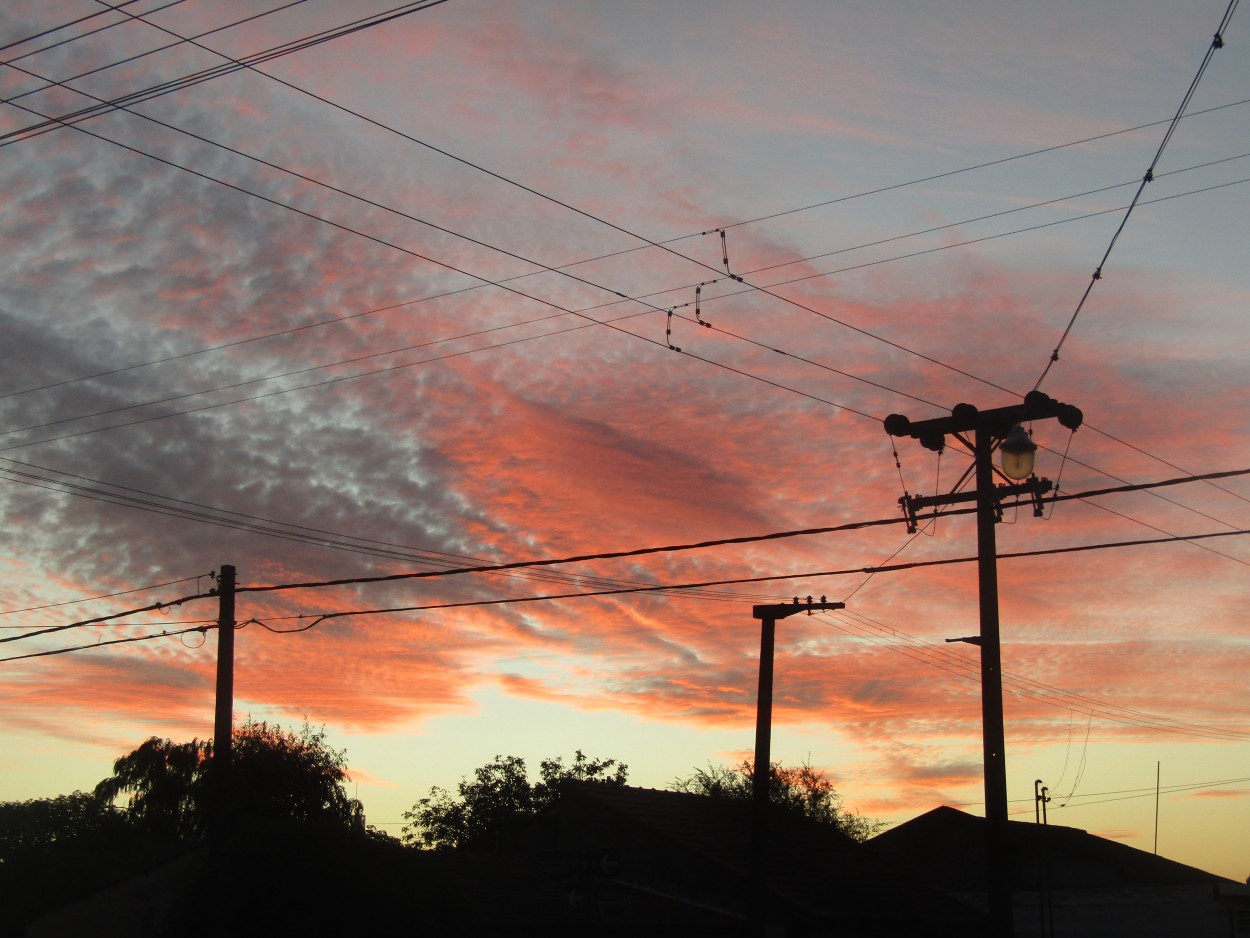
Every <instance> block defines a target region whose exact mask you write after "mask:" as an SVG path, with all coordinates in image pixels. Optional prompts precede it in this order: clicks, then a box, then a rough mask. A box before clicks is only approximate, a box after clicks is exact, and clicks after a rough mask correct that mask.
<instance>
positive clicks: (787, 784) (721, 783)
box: [669, 759, 886, 841]
mask: <svg viewBox="0 0 1250 938" xmlns="http://www.w3.org/2000/svg"><path fill="white" fill-rule="evenodd" d="M754 774H755V765H754V763H753V762H751V760H749V759H747V760H744V761H743V762H742V763H741V764H740V765H736V766H733V767H730V766H725V765H708V767H707V768H706V769H695V770H694V774H693V775H690V776H687V777H686V778H678V779H674V780H673V782H672V783H671V784H670V785H669V788H670V789H671V790H673V791H684V792H690V793H693V794H698V795H709V796H711V797H713V798H731V799H734V800H738V801H750V800H751V796H752V792H753V776H754ZM768 799H769V801H770V802H771V803H772V804H774V805H777V806H779V807H780V808H782V810H785V811H788V812H790V813H792V814H800V815H803V816H804V817H807V818H811V819H812V820H813V821H817V822H819V823H821V824H829V825H831V826H832V827H836V828H837V829H838V830H840V831H842V833H844V834H846V835H847V836H849V837H851V838H853V839H855V840H858V841H865V840H868V839H869V838H870V837H872V836H873V835H874V834H877V833H879V832H880V830H881V829H882V828H883V827H885V826H886V822H884V821H876V820H873V819H872V818H866V817H864V816H863V815H862V814H858V813H855V814H852V813H850V812H848V811H844V810H843V809H842V796H841V795H840V794H838V791H837V789H835V788H834V787H833V782H831V781H830V780H829V777H828V776H827V775H826V774H825V773H824V772H823V771H822V770H820V769H816V768H813V767H812V766H811V765H810V764H809V763H806V762H804V763H803V764H802V765H798V766H791V767H786V766H783V765H782V764H781V763H779V762H774V763H771V764H770V765H769V767H768Z"/></svg>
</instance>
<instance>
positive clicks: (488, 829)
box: [403, 749, 629, 849]
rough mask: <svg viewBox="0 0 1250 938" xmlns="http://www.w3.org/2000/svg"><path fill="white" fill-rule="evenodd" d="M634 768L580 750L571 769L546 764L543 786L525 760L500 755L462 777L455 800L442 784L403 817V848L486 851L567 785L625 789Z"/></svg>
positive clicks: (541, 772)
mask: <svg viewBox="0 0 1250 938" xmlns="http://www.w3.org/2000/svg"><path fill="white" fill-rule="evenodd" d="M628 774H629V766H627V765H625V764H624V763H618V762H617V761H616V760H615V759H598V758H595V759H589V758H587V757H586V756H585V755H584V754H583V753H582V751H581V750H580V749H578V750H577V752H576V754H575V755H574V757H573V762H572V764H570V765H565V764H564V760H563V758H562V757H559V756H557V757H556V758H554V759H544V760H543V761H542V762H541V763H540V765H539V781H538V782H535V783H531V782H530V780H529V773H528V771H527V770H526V767H525V760H524V759H522V758H520V757H519V756H498V755H497V756H495V758H494V761H492V762H488V763H487V764H486V765H483V766H480V767H478V768H477V769H474V770H473V778H472V780H470V779H468V778H462V779H461V780H460V783H459V784H458V785H457V786H456V794H455V795H453V794H452V793H451V792H449V791H447V790H446V789H445V788H439V787H438V786H437V785H436V786H434V787H432V788H431V789H430V794H429V797H426V798H422V799H421V800H420V801H418V802H417V803H416V804H414V805H413V806H412V810H411V811H405V812H404V819H405V820H406V821H409V822H410V823H409V824H407V825H406V826H405V827H404V828H403V840H404V843H406V844H409V845H410V846H415V847H426V848H433V849H449V848H468V849H483V848H487V847H489V846H490V845H491V843H492V841H493V839H494V838H495V837H496V836H497V834H498V832H499V831H500V830H501V829H502V828H503V827H505V826H506V825H508V824H511V823H513V822H515V821H516V820H517V819H518V818H525V817H530V816H532V815H535V814H537V813H539V812H540V811H542V810H543V809H544V808H546V807H547V806H549V805H551V804H554V803H555V802H556V801H557V800H558V799H559V797H560V783H561V782H563V781H565V780H576V781H583V782H585V781H593V782H604V783H606V784H610V785H624V784H625V780H626V778H627V777H628Z"/></svg>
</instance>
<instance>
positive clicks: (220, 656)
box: [211, 564, 235, 843]
mask: <svg viewBox="0 0 1250 938" xmlns="http://www.w3.org/2000/svg"><path fill="white" fill-rule="evenodd" d="M234 586H235V571H234V566H233V565H232V564H222V565H221V573H220V574H218V576H217V599H218V611H217V700H216V710H215V713H214V719H213V764H212V797H213V800H212V808H211V811H212V814H211V822H212V827H211V830H212V834H213V838H214V841H216V842H217V843H220V842H221V841H223V840H224V839H225V835H226V832H227V830H228V828H229V823H230V820H229V809H228V805H229V803H230V761H231V755H232V753H233V749H234Z"/></svg>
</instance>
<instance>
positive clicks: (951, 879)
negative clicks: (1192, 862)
mask: <svg viewBox="0 0 1250 938" xmlns="http://www.w3.org/2000/svg"><path fill="white" fill-rule="evenodd" d="M1008 827H1009V833H1010V837H1009V841H1008V851H1007V855H1006V858H1005V860H1006V863H1007V865H1008V877H1009V881H1010V883H1011V888H1012V895H1013V900H1014V907H1015V930H1016V935H1017V938H1032V936H1041V938H1086V936H1088V938H1106V936H1118V935H1132V936H1134V938H1154V936H1158V938H1173V936H1180V935H1183V936H1185V938H1203V936H1211V938H1233V936H1236V938H1244V936H1250V887H1248V886H1246V885H1244V884H1242V883H1238V882H1236V881H1234V880H1231V879H1225V878H1224V877H1222V876H1216V875H1215V874H1214V873H1207V872H1205V871H1203V870H1199V869H1195V868H1194V867H1192V866H1185V865H1184V864H1182V863H1177V862H1175V861H1173V860H1168V859H1166V858H1165V857H1160V856H1156V855H1154V854H1150V853H1146V852H1145V851H1143V850H1137V849H1135V848H1133V847H1129V846H1127V845H1126V844H1122V843H1117V842H1116V841H1114V840H1107V839H1105V838H1102V837H1095V836H1094V835H1092V834H1089V833H1086V832H1085V831H1083V830H1078V829H1077V828H1074V827H1061V826H1058V825H1053V824H1052V825H1044V824H1033V823H1026V822H1021V821H1012V822H1009V825H1008ZM985 832H986V823H985V819H984V818H980V817H976V816H974V815H970V814H965V813H964V812H962V811H958V810H956V809H955V808H949V807H941V808H936V809H934V810H933V811H930V812H928V813H927V814H922V815H921V816H920V817H917V818H914V819H913V820H910V821H908V822H906V823H904V824H900V825H898V826H897V827H893V828H890V829H889V830H886V831H884V832H883V833H881V834H878V835H877V836H876V837H874V838H873V839H872V840H870V841H869V842H868V843H867V844H866V846H867V847H868V849H869V851H870V852H872V853H873V854H874V855H875V856H876V857H877V858H878V859H880V860H881V861H883V862H887V863H889V864H891V865H892V866H894V867H896V868H897V869H899V870H900V871H902V872H904V873H905V874H906V875H911V876H919V877H923V878H924V881H925V882H927V883H929V884H930V885H932V886H935V887H937V888H940V889H941V890H943V891H944V892H946V893H947V894H948V895H949V896H951V897H953V898H957V899H959V900H961V901H964V902H967V903H971V904H973V905H975V906H977V907H978V908H981V909H984V908H985V907H986V853H985Z"/></svg>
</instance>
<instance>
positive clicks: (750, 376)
mask: <svg viewBox="0 0 1250 938" xmlns="http://www.w3.org/2000/svg"><path fill="white" fill-rule="evenodd" d="M128 15H129V14H128ZM171 35H175V38H178V36H176V34H171ZM201 48H205V49H206V46H201ZM231 61H235V60H231ZM260 74H264V73H260ZM275 80H276V79H275ZM279 81H280V80H279ZM281 84H287V83H281ZM296 90H301V91H302V89H296ZM314 96H316V95H314ZM319 100H325V99H320V98H319ZM326 103H329V101H326ZM329 104H332V103H329ZM335 106H337V105H335ZM349 113H354V111H349ZM357 116H361V115H357ZM366 120H367V119H366ZM1174 123H1175V119H1174ZM104 139H108V138H104ZM113 143H115V141H113ZM416 143H421V144H422V145H426V144H424V141H419V140H417V141H416ZM128 149H129V148H128ZM505 181H511V180H505ZM522 188H524V186H522ZM581 214H585V213H581ZM597 220H600V221H602V220H601V219H597ZM605 224H610V223H605ZM619 230H624V229H619ZM635 236H637V235H635ZM679 256H685V255H679ZM687 260H692V259H689V258H687ZM704 266H706V265H704ZM735 279H740V278H735ZM604 289H606V288H604ZM522 295H524V294H522ZM617 295H621V294H617ZM779 299H783V300H785V299H786V298H779ZM786 301H789V300H786ZM800 305H803V304H800ZM813 311H815V310H813ZM818 315H823V314H820V313H818ZM834 321H839V320H834ZM844 325H845V324H844ZM869 335H871V334H869ZM873 338H878V339H880V336H875V335H873ZM881 340H884V339H881ZM884 341H886V343H888V344H890V343H889V340H884ZM695 358H700V359H701V360H704V361H707V363H709V364H716V365H719V364H720V363H715V361H711V360H709V359H705V358H701V356H695ZM936 364H943V363H936ZM721 366H724V365H721ZM730 370H734V371H737V373H739V374H744V375H745V376H749V378H756V379H759V376H758V375H751V374H749V373H744V371H740V370H739V369H730ZM970 376H971V375H970ZM764 380H765V381H766V379H764ZM776 386H783V385H776ZM786 389H788V390H793V389H789V388H786ZM1004 390H1005V389H1004ZM809 396H810V395H809ZM823 403H828V404H831V405H834V406H838V404H835V403H834V401H828V400H824V401H823ZM855 413H859V414H860V415H863V416H871V415H868V414H863V411H855Z"/></svg>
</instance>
